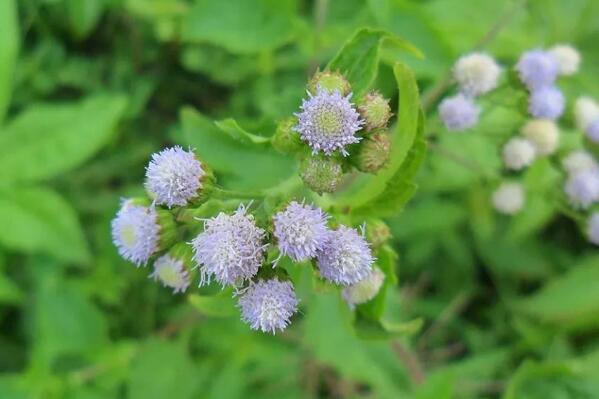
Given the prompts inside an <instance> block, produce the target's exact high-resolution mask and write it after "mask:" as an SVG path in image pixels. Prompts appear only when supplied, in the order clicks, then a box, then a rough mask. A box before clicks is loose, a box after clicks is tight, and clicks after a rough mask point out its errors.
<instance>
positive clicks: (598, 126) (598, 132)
mask: <svg viewBox="0 0 599 399" xmlns="http://www.w3.org/2000/svg"><path fill="white" fill-rule="evenodd" d="M585 134H586V136H587V137H588V138H589V140H591V141H592V142H593V143H596V144H599V117H598V118H595V119H593V121H592V122H591V123H589V125H588V126H587V128H586V129H585Z"/></svg>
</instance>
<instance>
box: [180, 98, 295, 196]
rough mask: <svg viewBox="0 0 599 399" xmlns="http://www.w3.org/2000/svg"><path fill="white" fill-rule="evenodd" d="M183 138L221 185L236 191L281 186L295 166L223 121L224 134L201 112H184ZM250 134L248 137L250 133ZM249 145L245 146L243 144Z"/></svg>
mask: <svg viewBox="0 0 599 399" xmlns="http://www.w3.org/2000/svg"><path fill="white" fill-rule="evenodd" d="M181 124H182V127H183V137H184V139H185V141H186V142H187V144H189V145H191V146H192V147H194V148H195V150H196V152H197V153H198V154H199V155H200V157H201V158H202V160H204V161H206V163H207V164H208V165H210V167H211V168H213V169H214V170H215V171H216V173H217V177H218V178H219V183H222V184H223V185H225V186H227V187H230V188H236V189H250V190H259V189H263V188H268V187H272V186H275V185H276V184H278V183H281V181H283V180H284V179H286V178H288V177H289V176H291V174H292V173H293V172H294V170H295V167H296V165H295V164H296V162H295V160H294V159H292V158H290V157H286V156H284V155H281V154H279V153H277V152H276V151H275V150H274V149H272V148H271V147H270V146H268V145H265V144H262V143H256V142H254V141H255V140H252V139H251V138H250V137H252V136H253V135H251V136H248V135H247V134H246V133H247V132H245V131H243V130H242V129H241V128H239V129H237V128H236V126H238V125H237V124H236V123H232V122H231V120H229V121H225V122H223V121H221V122H220V123H219V124H220V125H221V127H224V128H225V129H226V130H227V133H223V132H222V131H221V130H220V129H219V128H218V127H217V126H215V125H214V123H212V122H211V121H210V120H209V119H208V118H206V117H205V116H204V115H202V114H200V113H199V112H197V111H195V110H193V109H191V108H184V109H183V110H182V111H181ZM244 132H245V133H244ZM248 134H249V133H248ZM243 143H246V144H243Z"/></svg>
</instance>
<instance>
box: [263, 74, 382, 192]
mask: <svg viewBox="0 0 599 399" xmlns="http://www.w3.org/2000/svg"><path fill="white" fill-rule="evenodd" d="M351 90H352V89H351V85H350V83H349V82H348V81H347V79H346V78H345V77H344V76H343V75H342V74H341V73H339V72H333V71H328V70H325V71H317V72H316V73H315V74H314V76H313V77H312V78H311V79H310V81H309V82H308V84H307V94H308V98H306V99H304V100H303V102H302V104H301V106H300V111H299V112H297V113H296V114H295V115H294V116H292V117H289V118H287V119H284V120H282V121H281V122H280V123H279V125H278V128H277V132H276V133H275V135H274V137H273V139H272V143H273V146H274V147H275V148H276V149H277V150H279V151H280V152H283V153H286V154H296V155H298V156H299V157H301V158H302V163H301V169H300V175H301V177H302V180H303V181H304V183H305V184H306V186H308V187H309V188H310V189H311V190H313V191H315V192H316V193H318V194H323V193H332V192H335V191H337V189H338V188H339V185H340V183H341V182H342V181H343V176H344V175H345V174H346V173H347V172H349V171H350V170H351V169H352V168H355V169H357V170H358V171H361V172H364V173H377V172H378V171H379V170H381V169H382V168H384V167H385V165H386V164H387V162H388V160H389V156H390V153H391V135H390V134H389V131H388V125H389V121H390V119H391V117H392V115H393V114H392V112H391V108H390V106H389V100H388V99H386V98H385V97H383V95H382V94H381V93H379V92H378V91H371V92H368V93H366V94H365V95H363V96H362V97H361V98H358V99H357V101H356V103H353V102H352V100H353V98H352V96H353V94H352V91H351Z"/></svg>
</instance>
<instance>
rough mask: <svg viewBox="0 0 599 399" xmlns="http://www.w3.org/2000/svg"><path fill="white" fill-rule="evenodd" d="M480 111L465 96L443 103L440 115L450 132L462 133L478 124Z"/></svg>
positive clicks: (457, 96)
mask: <svg viewBox="0 0 599 399" xmlns="http://www.w3.org/2000/svg"><path fill="white" fill-rule="evenodd" d="M479 113H480V109H479V108H478V107H477V106H476V105H475V104H474V102H472V100H471V99H470V98H468V97H466V96H464V95H463V94H458V95H456V96H454V97H449V98H446V99H444V100H443V101H441V104H440V105H439V115H440V116H441V119H442V120H443V123H444V124H445V127H446V128H447V129H448V130H454V131H460V130H466V129H468V128H471V127H472V126H474V125H476V124H477V123H478V115H479Z"/></svg>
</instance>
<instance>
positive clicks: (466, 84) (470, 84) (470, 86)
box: [453, 53, 501, 96]
mask: <svg viewBox="0 0 599 399" xmlns="http://www.w3.org/2000/svg"><path fill="white" fill-rule="evenodd" d="M500 74H501V67H500V66H499V65H498V64H497V62H496V61H495V59H494V58H493V57H491V56H489V55H488V54H485V53H471V54H467V55H464V56H462V57H461V58H460V59H458V61H457V62H456V64H455V66H454V67H453V76H454V78H455V80H456V81H457V82H458V85H459V86H460V89H461V91H462V92H463V93H464V94H467V95H470V96H479V95H481V94H485V93H487V92H489V91H491V90H493V89H494V88H495V87H497V82H498V80H499V75H500Z"/></svg>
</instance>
